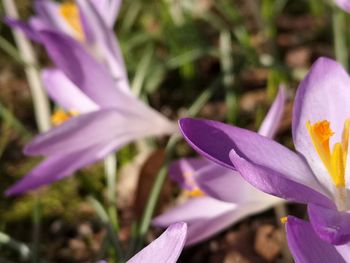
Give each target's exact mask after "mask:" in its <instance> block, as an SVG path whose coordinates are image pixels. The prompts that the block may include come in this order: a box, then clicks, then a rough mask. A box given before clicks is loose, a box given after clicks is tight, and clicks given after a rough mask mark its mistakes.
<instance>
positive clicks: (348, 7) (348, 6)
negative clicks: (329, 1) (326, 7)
mask: <svg viewBox="0 0 350 263" xmlns="http://www.w3.org/2000/svg"><path fill="white" fill-rule="evenodd" d="M334 2H335V3H336V4H337V5H338V6H339V7H340V8H341V9H343V10H344V11H345V12H348V13H350V1H349V0H335V1H334Z"/></svg>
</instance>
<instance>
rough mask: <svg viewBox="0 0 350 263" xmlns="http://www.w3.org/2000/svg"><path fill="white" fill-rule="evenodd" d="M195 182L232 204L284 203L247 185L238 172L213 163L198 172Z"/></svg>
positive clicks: (214, 196)
mask: <svg viewBox="0 0 350 263" xmlns="http://www.w3.org/2000/svg"><path fill="white" fill-rule="evenodd" d="M195 182H196V183H197V184H198V186H199V188H200V189H201V190H202V191H203V192H205V193H206V194H208V195H210V196H211V197H213V198H215V199H218V200H221V201H224V202H230V203H248V202H264V201H266V202H275V203H279V202H282V199H279V198H276V197H274V196H271V195H267V194H265V193H263V192H261V191H259V190H257V189H256V188H254V187H253V186H251V185H250V184H249V183H247V182H246V181H245V180H244V179H243V178H242V176H240V174H239V173H238V172H237V171H233V170H231V169H227V168H225V167H222V166H219V165H218V164H215V163H212V164H211V165H210V166H207V167H206V168H205V169H204V168H202V169H200V170H198V171H197V173H196V175H195Z"/></svg>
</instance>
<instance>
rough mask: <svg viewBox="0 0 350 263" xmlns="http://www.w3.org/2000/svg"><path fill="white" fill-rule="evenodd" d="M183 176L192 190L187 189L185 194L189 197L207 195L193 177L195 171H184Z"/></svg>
mask: <svg viewBox="0 0 350 263" xmlns="http://www.w3.org/2000/svg"><path fill="white" fill-rule="evenodd" d="M183 177H184V179H185V181H186V184H187V185H189V186H190V187H191V190H185V194H186V195H187V196H188V197H201V196H204V195H205V193H204V192H203V191H202V190H201V189H200V188H199V187H198V185H197V184H196V181H195V180H194V179H193V173H191V172H185V173H183Z"/></svg>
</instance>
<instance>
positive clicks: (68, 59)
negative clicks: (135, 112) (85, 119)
mask: <svg viewBox="0 0 350 263" xmlns="http://www.w3.org/2000/svg"><path fill="white" fill-rule="evenodd" d="M39 34H40V38H41V40H42V41H43V44H44V45H45V48H46V50H47V52H48V53H49V55H50V58H51V59H52V60H53V61H54V62H55V64H56V65H57V67H58V68H59V69H61V70H62V71H63V72H64V74H65V75H66V76H67V77H68V78H69V79H70V80H71V81H72V82H73V83H74V84H75V85H76V86H77V87H79V88H80V89H81V90H82V91H83V92H84V93H85V94H86V95H87V96H88V97H90V99H92V100H93V101H94V102H96V103H97V104H98V105H100V106H102V107H113V106H115V105H119V106H120V107H126V108H127V107H128V106H130V104H129V103H130V99H128V97H127V96H126V95H125V96H122V95H120V94H119V93H120V92H119V93H118V91H117V89H116V88H115V83H114V81H113V79H112V77H111V76H110V74H109V73H108V71H107V69H106V68H105V67H104V66H103V65H102V64H100V63H98V62H97V61H96V60H95V59H94V58H93V57H91V56H90V55H89V54H88V53H87V52H86V51H85V49H84V47H83V46H82V45H81V44H80V43H78V42H76V41H75V40H74V39H72V38H70V37H68V36H65V35H62V34H60V33H57V32H50V31H44V30H43V31H41V32H40V33H39Z"/></svg>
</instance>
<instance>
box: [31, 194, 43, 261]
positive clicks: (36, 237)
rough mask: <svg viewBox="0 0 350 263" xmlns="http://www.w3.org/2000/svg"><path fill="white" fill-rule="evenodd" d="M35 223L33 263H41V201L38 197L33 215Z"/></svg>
mask: <svg viewBox="0 0 350 263" xmlns="http://www.w3.org/2000/svg"><path fill="white" fill-rule="evenodd" d="M32 222H33V246H32V262H33V263H37V262H39V244H40V225H41V201H40V197H39V196H36V200H35V206H34V210H33V215H32Z"/></svg>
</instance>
